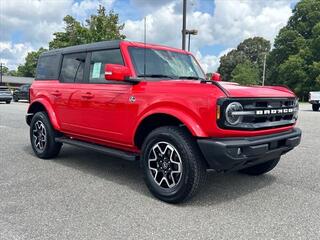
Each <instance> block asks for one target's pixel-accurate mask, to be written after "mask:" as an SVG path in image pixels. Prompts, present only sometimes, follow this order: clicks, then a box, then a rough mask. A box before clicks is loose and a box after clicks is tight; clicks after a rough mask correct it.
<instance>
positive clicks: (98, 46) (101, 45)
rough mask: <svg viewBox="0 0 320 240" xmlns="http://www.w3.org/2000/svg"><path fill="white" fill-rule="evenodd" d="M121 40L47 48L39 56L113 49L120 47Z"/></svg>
mask: <svg viewBox="0 0 320 240" xmlns="http://www.w3.org/2000/svg"><path fill="white" fill-rule="evenodd" d="M121 41H122V40H112V41H102V42H95V43H89V44H82V45H76V46H71V47H65V48H59V49H53V50H49V51H47V52H44V53H42V54H41V56H46V55H56V54H66V53H77V52H85V51H94V50H103V49H114V48H119V47H120V42H121Z"/></svg>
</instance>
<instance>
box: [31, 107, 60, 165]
mask: <svg viewBox="0 0 320 240" xmlns="http://www.w3.org/2000/svg"><path fill="white" fill-rule="evenodd" d="M35 124H37V126H41V129H42V130H43V128H44V130H43V132H45V136H43V139H45V144H43V145H42V146H43V149H40V147H39V145H38V146H37V145H36V141H35V136H34V133H36V132H34V130H35V129H36V128H37V127H36V126H35ZM58 136H59V133H58V132H57V131H55V130H54V128H53V127H52V125H51V123H50V120H49V118H48V115H47V114H46V113H45V112H37V113H36V114H35V115H34V116H33V118H32V120H31V123H30V142H31V146H32V149H33V151H34V153H35V154H36V155H37V156H38V157H39V158H42V159H49V158H53V157H56V156H57V155H58V154H59V152H60V149H61V146H62V144H61V143H58V142H56V141H55V138H56V137H58Z"/></svg>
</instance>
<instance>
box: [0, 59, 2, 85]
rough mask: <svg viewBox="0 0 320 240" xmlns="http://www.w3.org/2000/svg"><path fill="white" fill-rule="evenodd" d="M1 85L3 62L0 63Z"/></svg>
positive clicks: (0, 82) (0, 81)
mask: <svg viewBox="0 0 320 240" xmlns="http://www.w3.org/2000/svg"><path fill="white" fill-rule="evenodd" d="M0 85H2V63H0Z"/></svg>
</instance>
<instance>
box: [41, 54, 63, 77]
mask: <svg viewBox="0 0 320 240" xmlns="http://www.w3.org/2000/svg"><path fill="white" fill-rule="evenodd" d="M59 63H60V55H59V54H56V55H44V56H41V57H40V58H39V60H38V65H37V71H36V79H41V80H47V79H48V80H50V79H58V77H59V70H58V69H59Z"/></svg>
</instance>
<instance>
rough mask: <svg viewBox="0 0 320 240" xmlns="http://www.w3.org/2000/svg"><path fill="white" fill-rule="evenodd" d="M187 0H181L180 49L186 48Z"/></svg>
mask: <svg viewBox="0 0 320 240" xmlns="http://www.w3.org/2000/svg"><path fill="white" fill-rule="evenodd" d="M186 26H187V0H183V9H182V50H186Z"/></svg>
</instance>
